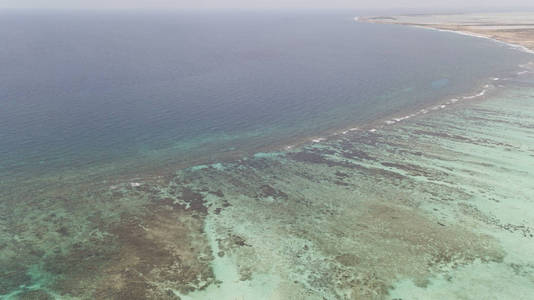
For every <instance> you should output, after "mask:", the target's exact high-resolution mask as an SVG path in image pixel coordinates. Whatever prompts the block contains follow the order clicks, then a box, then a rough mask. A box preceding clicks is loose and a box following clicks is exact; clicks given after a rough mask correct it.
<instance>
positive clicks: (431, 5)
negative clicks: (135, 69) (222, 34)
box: [0, 0, 534, 11]
mask: <svg viewBox="0 0 534 300" xmlns="http://www.w3.org/2000/svg"><path fill="white" fill-rule="evenodd" d="M511 7H531V8H532V7H534V1H533V0H0V8H39V9H41V8H63V9H72V8H75V9H78V8H80V9H109V8H113V9H117V8H125V9H136V8H152V9H171V8H172V9H183V8H187V9H190V8H243V9H251V8H252V9H255V8H269V9H277V8H282V9H284V8H312V9H313V8H356V9H389V8H415V9H436V10H437V9H458V10H461V9H463V8H469V9H473V8H475V9H479V10H481V11H484V10H488V9H496V8H511Z"/></svg>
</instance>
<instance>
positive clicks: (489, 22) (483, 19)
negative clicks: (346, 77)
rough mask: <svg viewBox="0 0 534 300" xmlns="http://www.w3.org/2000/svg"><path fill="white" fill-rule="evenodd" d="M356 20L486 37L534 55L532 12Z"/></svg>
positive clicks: (382, 17) (385, 17) (358, 19)
mask: <svg viewBox="0 0 534 300" xmlns="http://www.w3.org/2000/svg"><path fill="white" fill-rule="evenodd" d="M507 16H515V17H516V18H520V20H521V21H520V22H517V24H508V23H509V22H503V21H502V20H501V19H506V20H507ZM354 21H356V22H363V23H376V24H395V25H404V26H411V27H418V28H424V29H429V30H437V31H443V32H451V33H456V34H461V35H465V36H472V37H477V38H484V39H489V40H492V41H494V42H497V43H500V44H504V45H507V46H509V47H511V48H512V49H517V50H520V51H523V52H526V53H530V54H534V36H532V31H533V30H534V25H532V24H533V23H534V14H529V13H525V14H522V13H510V14H506V13H502V14H463V15H455V14H445V15H432V14H424V15H416V16H411V15H399V16H371V17H355V18H354ZM488 28H489V29H488Z"/></svg>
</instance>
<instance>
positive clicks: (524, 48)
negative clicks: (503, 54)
mask: <svg viewBox="0 0 534 300" xmlns="http://www.w3.org/2000/svg"><path fill="white" fill-rule="evenodd" d="M393 24H395V23H393ZM399 25H403V24H399ZM408 26H412V27H417V28H424V29H428V30H435V31H441V32H450V33H456V34H460V35H464V36H470V37H476V38H481V39H487V40H491V41H493V42H496V43H499V44H503V45H506V46H508V47H510V48H511V49H515V50H519V51H522V52H526V53H529V54H534V50H532V49H529V48H527V47H525V46H523V45H519V44H514V43H509V42H505V41H501V40H498V39H495V38H492V37H490V36H487V35H483V34H477V33H472V32H467V31H461V30H451V29H441V28H435V27H431V26H432V25H431V24H429V25H408Z"/></svg>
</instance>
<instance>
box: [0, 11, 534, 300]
mask: <svg viewBox="0 0 534 300" xmlns="http://www.w3.org/2000/svg"><path fill="white" fill-rule="evenodd" d="M0 40H1V41H2V43H1V46H0V66H1V70H0V187H1V188H2V191H1V192H0V208H1V213H0V242H1V243H0V266H2V267H0V269H2V270H3V271H0V272H3V273H0V279H2V278H3V279H2V280H0V296H2V295H4V296H6V297H12V298H14V299H18V298H24V297H26V298H27V297H30V298H31V297H37V296H39V297H49V298H43V299H53V298H54V297H55V298H61V297H72V298H79V299H110V298H111V299H147V298H151V299H178V298H177V297H178V296H180V297H182V298H183V299H188V297H190V298H191V299H214V298H213V297H214V295H220V297H221V298H218V299H234V298H235V297H241V296H242V297H245V299H290V298H291V297H293V298H295V297H296V298H298V297H301V298H306V299H314V298H315V297H316V298H317V299H319V298H321V299H323V298H326V299H341V298H343V297H345V298H346V297H349V298H347V299H350V297H355V299H362V298H361V297H363V298H365V297H371V295H375V296H377V297H388V295H389V294H390V292H391V291H393V286H394V285H395V284H397V285H395V287H396V289H394V291H395V292H394V293H393V294H395V293H399V295H402V293H403V292H404V293H407V294H410V293H412V294H413V293H423V292H421V291H419V290H418V289H424V288H425V287H427V286H431V285H430V281H431V280H433V279H432V278H435V274H436V273H439V272H441V273H439V274H445V273H446V272H464V273H466V274H468V275H469V274H470V273H469V272H470V271H469V270H468V271H465V270H464V269H459V268H456V267H451V265H453V264H457V266H476V267H477V268H479V269H484V268H493V269H492V270H494V271H495V272H505V271H503V270H502V269H501V267H503V265H502V263H503V261H506V260H505V255H504V254H503V253H506V251H507V250H506V249H504V250H503V249H501V248H503V247H500V246H498V244H499V243H498V242H497V241H496V240H495V238H493V237H491V234H490V233H488V232H487V231H484V232H478V231H477V232H472V230H469V229H466V227H469V226H467V225H466V224H471V225H472V226H474V227H476V226H479V225H476V226H475V225H473V223H469V222H471V220H472V219H469V221H465V220H466V219H465V218H466V217H465V216H464V217H462V218H463V219H462V218H458V217H457V216H456V215H455V214H457V213H458V211H464V212H469V216H470V217H472V218H474V220H477V222H482V223H484V222H483V220H486V219H485V218H489V219H487V220H486V221H487V222H485V223H484V224H490V223H491V224H501V223H499V222H498V221H495V220H492V219H491V218H490V217H489V216H490V215H491V214H492V213H490V212H486V213H487V214H488V216H486V215H485V214H484V213H485V212H483V209H481V208H477V207H475V204H473V203H474V202H473V201H471V200H470V198H469V197H474V198H475V199H476V200H477V201H479V202H480V203H479V204H480V205H481V207H487V204H486V203H483V201H482V198H484V197H490V198H494V199H497V200H499V199H500V200H499V201H506V199H508V198H509V197H510V195H513V194H514V193H513V192H512V191H509V190H506V189H504V190H502V189H501V190H499V188H498V187H495V185H491V184H489V185H488V183H487V182H493V181H492V180H495V181H494V182H499V180H502V178H501V177H500V176H501V175H500V174H499V171H498V170H503V168H511V169H513V170H509V171H510V172H511V174H514V176H516V175H517V176H518V178H517V179H518V180H519V181H521V179H520V178H522V177H521V176H520V175H518V174H523V175H522V176H526V177H524V178H530V176H531V175H532V173H530V171H529V169H528V168H526V166H527V165H528V164H529V163H527V164H526V165H525V164H522V163H517V164H513V165H508V163H507V162H503V161H502V159H503V158H502V157H505V158H507V159H511V160H514V159H518V158H517V157H523V158H524V159H525V160H523V161H528V154H525V153H523V152H522V154H521V155H523V156H520V155H519V154H518V155H519V156H516V157H515V158H514V157H513V156H507V154H506V153H507V152H506V151H508V150H505V149H503V150H502V152H497V149H496V148H498V147H504V148H506V149H512V150H509V151H527V152H528V151H531V150H529V149H530V148H528V147H529V146H523V148H521V146H520V145H516V144H514V143H516V142H518V140H514V139H512V136H506V132H507V131H506V130H502V132H503V134H502V135H497V136H492V135H491V134H489V135H490V136H487V135H488V133H487V132H488V130H489V131H491V130H490V129H488V128H493V127H492V126H493V125H494V124H495V123H492V122H490V120H489V119H487V117H488V114H489V115H490V116H492V117H493V118H497V119H498V118H499V117H497V116H496V114H498V111H499V109H502V111H503V112H507V113H509V114H510V116H512V115H513V118H512V117H510V118H508V119H506V120H500V121H499V120H497V121H499V122H505V123H506V124H507V125H508V126H516V127H517V128H515V127H514V128H515V129H514V130H516V129H517V130H516V131H517V132H519V133H518V134H520V132H521V130H526V129H525V128H529V127H528V126H530V125H528V124H530V123H531V122H530V121H529V118H528V117H525V116H519V115H518V114H519V112H520V111H518V108H517V107H516V106H513V105H515V104H514V103H515V102H513V101H511V100H509V99H512V98H513V99H525V97H529V95H530V94H529V92H530V90H529V91H525V90H526V88H525V87H524V85H525V84H524V83H523V82H522V81H520V80H519V79H518V78H516V77H517V76H518V75H517V72H518V69H519V68H520V67H519V65H523V64H526V63H527V62H529V59H531V57H530V56H529V54H527V53H523V52H520V51H517V50H516V49H511V48H509V47H507V46H506V45H503V44H498V43H495V42H492V41H490V40H485V39H477V38H473V37H467V36H461V35H457V34H453V33H445V32H436V31H431V30H425V29H421V28H411V27H404V26H396V25H381V24H366V23H358V22H355V21H354V15H352V14H347V13H312V12H306V13H303V12H300V13H295V12H293V13H291V12H270V13H258V12H242V13H230V12H225V13H221V12H209V13H207V12H205V13H200V12H189V13H179V12H167V13H155V12H154V13H138V12H137V13H136V12H128V13H126V12H125V13H118V12H83V13H82V12H2V13H0ZM525 80H526V79H525ZM526 82H527V84H526V85H527V86H528V85H530V81H528V80H527V81H526ZM509 85H512V86H513V87H514V88H515V89H518V86H519V87H521V91H522V93H523V94H521V96H517V93H519V92H517V93H516V94H514V96H513V97H512V96H509V95H510V93H511V92H503V91H502V90H504V89H505V88H504V87H503V86H509ZM488 93H489V94H491V95H490V96H487V94H488ZM485 97H493V98H491V99H494V100H493V101H494V102H491V101H489V102H484V103H485V104H481V103H480V101H481V99H480V98H485ZM510 97H511V98H510ZM495 99H497V100H495ZM498 99H500V100H498ZM502 99H508V102H506V101H504V102H502V101H503V100H502ZM468 101H473V103H475V104H472V105H473V107H471V106H469V105H471V104H465V102H468ZM499 101H501V102H499ZM522 101H526V100H522ZM527 102H528V101H527ZM530 102H531V101H530ZM530 102H528V103H530ZM494 103H497V104H494ZM503 103H504V104H503ZM477 105H478V106H477ZM506 105H508V106H506ZM452 107H455V108H454V109H453V108H452ZM462 107H463V108H462ZM466 107H467V108H466ZM527 107H528V106H527ZM527 112H530V111H529V110H528V109H527V108H525V112H524V113H525V114H527ZM514 113H517V114H516V115H514ZM484 118H486V119H484ZM514 118H515V119H514ZM497 121H495V122H497ZM529 122H530V123H529ZM405 123H406V124H408V125H405ZM526 123H528V124H527V125H528V126H527V125H525V124H526ZM497 124H502V123H497ZM518 124H523V125H525V126H526V127H521V126H519V125H518ZM384 128H387V129H384ZM469 128H471V129H473V131H466V129H469ZM508 129H509V131H508V132H516V131H512V129H510V128H508ZM466 132H467V133H466ZM496 132H499V131H498V130H495V132H494V133H496ZM527 136H528V134H527ZM492 138H493V139H495V141H493V140H492ZM510 139H512V140H510ZM450 140H452V142H451V141H450ZM519 140H521V139H519ZM529 141H530V140H529ZM465 144H468V145H470V146H466V145H465ZM506 145H509V146H506ZM529 145H530V144H529ZM440 146H441V147H442V148H440ZM515 146H517V147H515ZM469 147H474V148H472V149H471V148H469ZM476 147H478V148H476ZM488 149H491V151H494V152H495V153H493V155H494V156H491V157H495V161H492V160H489V161H487V160H486V159H484V156H483V155H482V153H485V151H486V152H487V151H490V150H488ZM475 153H479V154H480V155H479V156H476V155H475ZM503 153H505V154H503ZM503 155H504V156H503ZM470 156H473V157H470ZM459 161H461V162H459ZM514 162H515V160H514ZM511 166H513V167H511ZM483 168H488V170H490V171H491V172H490V171H488V170H484V169H483ZM449 172H452V173H453V174H452V175H451V174H448V173H449ZM488 174H490V175H488ZM491 174H493V175H494V177H491ZM480 176H482V177H484V176H486V177H488V176H489V177H491V178H490V179H488V180H489V181H482V182H481V183H479V182H478V181H477V180H479V178H480ZM495 178H497V179H495ZM462 180H467V182H462ZM488 186H489V187H488ZM502 188H505V186H503V187H502ZM488 189H493V195H492V194H491V193H490V195H486V194H485V193H484V192H481V191H482V190H486V191H488ZM521 189H523V190H524V191H525V195H528V193H530V191H531V188H530V187H528V184H527V183H526V182H525V183H524V184H523V185H520V186H519V187H518V190H521ZM481 195H482V196H481ZM501 198H502V199H501ZM503 199H504V200H503ZM524 199H525V201H527V202H528V201H529V200H528V199H529V197H528V196H525V198H524ZM447 201H449V202H451V203H452V202H454V201H456V202H461V203H460V204H458V205H456V204H455V205H452V204H450V203H448V202H447ZM477 203H478V202H477ZM492 203H493V202H492ZM495 209H497V210H498V207H496V208H495ZM477 210H478V211H477ZM435 211H440V214H441V215H440V214H439V213H438V217H436V218H438V219H437V221H436V219H435V216H434V215H431V213H434V212H435ZM473 216H474V217H473ZM503 218H504V217H503ZM458 220H463V221H458ZM436 222H438V223H439V224H446V225H447V226H445V225H443V226H441V225H436V224H438V223H436ZM456 222H459V224H456ZM462 222H463V223H462ZM473 222H474V221H473ZM492 222H493V223H492ZM507 222H508V223H507ZM512 223H513V218H510V220H509V221H506V222H504V223H503V224H501V225H499V226H501V227H500V228H513V231H514V232H515V231H516V230H517V231H521V230H522V229H521V228H520V226H526V225H521V224H512ZM477 224H478V223H477ZM507 224H508V225H507ZM510 224H512V225H513V226H512V225H510ZM449 225H450V227H448V226H449ZM471 225H470V226H471ZM507 226H508V227H507ZM442 227H444V228H445V227H446V228H447V229H446V230H445V229H443V228H442ZM497 227H498V226H497ZM526 228H528V226H527V227H526ZM423 229H424V230H423ZM442 229H443V230H445V231H443V230H442ZM418 230H421V232H420V233H419V234H414V235H411V234H410V232H417V231H418ZM525 230H526V229H525ZM522 232H523V233H524V232H525V231H524V230H523V231H522ZM526 232H527V233H525V234H530V231H528V230H527V231H526ZM499 234H501V233H500V232H499ZM433 238H436V241H435V240H433ZM468 241H471V242H468ZM504 248H506V247H504ZM418 251H421V253H419V252H418ZM395 253H396V254H397V255H398V260H396V259H395V258H394V254H395ZM454 253H456V254H454ZM426 254H428V255H426ZM392 255H393V258H392ZM425 255H426V256H425ZM455 255H457V256H455ZM456 259H457V260H456ZM404 262H406V263H404ZM522 263H524V262H522ZM479 264H481V265H482V266H481V265H479ZM493 264H495V265H493ZM510 264H511V262H510V263H508V262H507V265H510ZM447 268H452V269H451V270H452V271H450V270H449V269H447ZM445 269H447V270H445ZM481 272H482V271H481ZM525 272H527V271H525ZM468 275H465V274H464V275H463V276H468ZM440 276H441V275H440ZM443 276H445V275H443ZM517 276H519V275H517ZM410 280H412V281H410ZM455 284H457V285H459V286H460V287H455V288H457V289H461V282H455ZM407 291H408V292H407ZM424 292H425V293H426V292H428V293H431V292H434V291H433V290H428V289H427V290H424ZM438 292H439V291H438ZM479 292H480V291H479ZM267 295H269V296H267ZM17 297H18V298H17ZM359 297H360V298H359ZM26 298H24V299H26ZM30 298H27V299H30ZM293 298H291V299H293ZM296 298H295V299H296ZM299 299H300V298H299ZM373 299H374V298H373Z"/></svg>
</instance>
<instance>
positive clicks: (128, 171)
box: [0, 28, 534, 197]
mask: <svg viewBox="0 0 534 300" xmlns="http://www.w3.org/2000/svg"><path fill="white" fill-rule="evenodd" d="M427 29H428V28H427ZM431 30H432V29H431ZM532 69H534V67H533V68H532ZM532 69H530V70H529V69H527V70H525V66H523V65H519V66H517V70H521V71H517V72H515V71H514V74H515V75H511V74H510V75H511V76H522V75H528V74H530V73H533V72H534V70H532ZM510 78H512V77H505V78H498V77H489V78H486V79H484V80H481V81H480V83H479V85H478V86H477V87H476V88H473V89H472V90H471V91H470V92H466V93H461V94H458V95H457V96H454V97H446V98H444V99H441V100H437V101H435V102H433V103H425V104H421V105H414V106H413V107H411V108H410V109H407V110H401V111H398V112H395V113H392V114H390V115H387V116H384V117H381V118H377V119H375V120H373V121H369V122H364V124H351V125H349V126H344V127H340V128H335V129H331V130H325V131H323V132H322V133H320V134H317V135H308V136H304V137H300V138H296V139H293V140H292V141H291V142H288V141H290V140H291V139H288V141H283V142H280V143H278V144H274V145H269V146H260V147H253V148H251V149H246V150H242V149H241V150H240V149H235V150H232V151H227V152H226V153H224V154H219V155H217V157H216V158H210V156H213V155H206V156H201V157H198V158H196V159H193V160H187V161H176V160H172V159H171V160H170V161H169V159H166V160H165V161H164V162H163V161H162V162H159V163H157V164H155V163H154V161H145V162H143V163H134V162H132V160H131V159H126V160H125V161H124V162H118V165H119V166H116V165H114V163H113V162H109V163H103V164H102V165H97V166H91V167H89V168H84V169H83V171H82V172H80V170H79V169H76V170H59V171H55V170H52V171H49V172H46V173H44V174H39V175H34V176H24V177H23V178H21V177H15V178H10V179H8V180H5V181H4V182H2V183H1V185H2V186H6V187H9V186H10V185H12V184H13V182H16V183H17V185H19V183H20V182H25V183H26V184H25V186H31V183H40V182H43V181H46V182H48V184H47V188H50V187H51V186H52V185H54V184H58V185H63V184H65V182H68V183H69V184H74V185H80V186H85V187H87V186H93V185H95V184H96V185H101V184H103V185H104V186H115V185H118V184H123V183H127V184H131V183H138V181H139V182H150V181H159V180H161V179H162V178H166V177H168V176H172V175H173V174H175V173H176V172H179V171H184V170H189V169H195V168H198V167H204V166H212V165H218V164H224V163H238V162H241V161H243V160H247V159H250V158H253V157H255V156H256V155H258V154H259V155H262V154H266V153H267V154H270V153H289V152H294V151H299V150H301V149H300V148H303V147H306V146H310V145H313V144H320V143H323V142H328V141H332V140H335V139H339V138H342V137H343V136H345V135H348V134H350V133H352V132H371V133H373V132H376V131H378V130H381V129H384V128H385V127H390V126H394V125H397V124H399V123H402V122H403V121H406V120H409V119H412V118H417V117H422V116H424V115H427V114H431V113H436V112H439V111H441V110H443V109H447V108H453V107H455V106H457V105H461V104H463V103H466V102H470V101H476V100H481V99H485V98H486V97H488V93H491V94H494V93H498V92H499V91H502V90H506V89H507V88H506V86H505V85H497V84H492V83H498V82H503V81H506V80H508V79H510ZM56 181H61V183H56ZM40 188H42V186H41V185H39V186H38V187H37V189H40ZM30 190H31V189H30ZM30 190H27V191H26V192H29V193H31V192H30ZM8 193H9V192H8ZM8 195H9V194H8ZM0 196H1V195H0ZM8 197H9V196H8Z"/></svg>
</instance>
